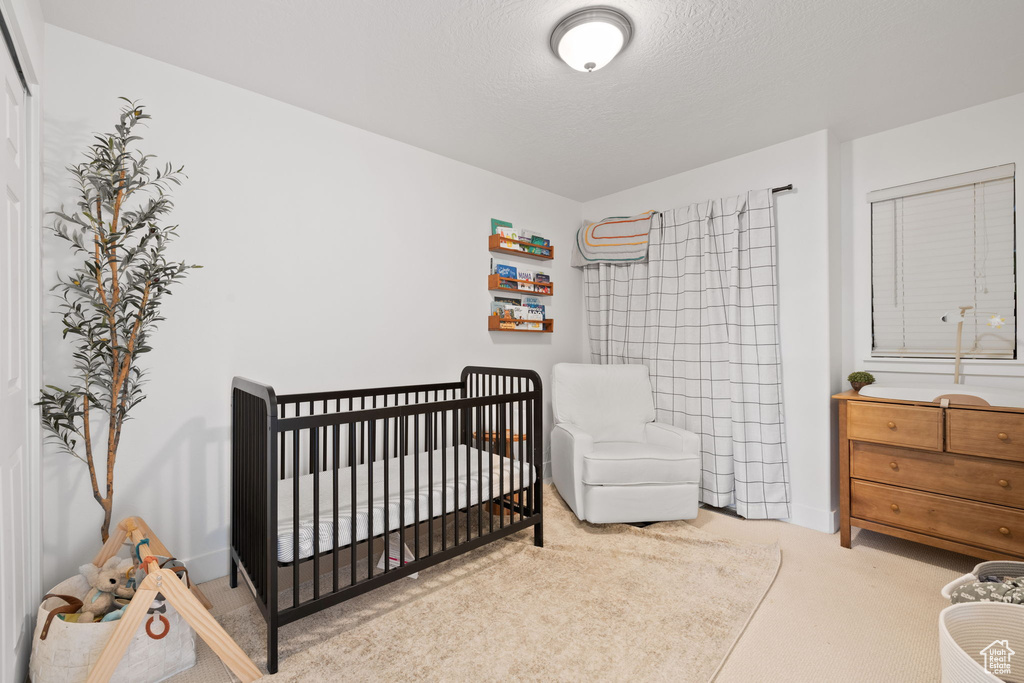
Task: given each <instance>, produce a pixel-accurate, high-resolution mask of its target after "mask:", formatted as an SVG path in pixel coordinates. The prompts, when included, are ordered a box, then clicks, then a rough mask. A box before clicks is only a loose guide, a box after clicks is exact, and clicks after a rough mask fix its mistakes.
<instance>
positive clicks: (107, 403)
mask: <svg viewBox="0 0 1024 683" xmlns="http://www.w3.org/2000/svg"><path fill="white" fill-rule="evenodd" d="M122 99H123V100H124V102H125V105H124V107H123V108H122V110H121V115H120V118H119V120H118V123H117V124H116V125H115V126H114V132H112V133H108V134H104V135H96V136H95V137H94V139H93V143H92V144H91V145H90V146H89V147H88V149H87V150H86V152H85V155H84V160H83V161H82V162H80V163H78V164H76V165H74V166H70V167H68V170H69V171H70V172H71V175H72V176H73V177H74V183H75V189H76V192H77V195H78V199H77V210H71V211H67V210H65V208H64V207H63V206H62V207H61V210H60V211H54V212H52V215H53V216H54V221H53V224H52V226H51V231H52V232H53V234H54V235H56V236H57V237H59V238H60V239H62V240H65V241H66V242H67V243H68V246H69V248H70V249H71V250H72V252H73V253H74V254H75V255H76V256H77V257H80V258H81V261H80V262H79V264H78V265H77V266H76V267H75V268H74V270H72V271H71V272H69V273H66V274H58V275H57V280H58V281H57V284H56V285H54V287H53V291H54V292H56V293H57V296H58V298H59V301H60V303H59V305H58V310H57V311H56V312H57V313H59V315H60V316H61V321H62V323H63V326H64V338H65V339H70V340H71V345H72V349H73V350H72V356H73V359H74V370H73V372H72V374H71V376H70V377H69V379H68V383H67V384H66V385H65V386H66V387H67V388H60V387H56V386H51V385H48V386H47V387H46V388H45V389H43V391H42V396H41V398H40V401H39V403H38V405H39V406H40V407H41V414H42V422H43V427H44V429H45V430H46V431H47V433H48V435H49V436H50V437H51V439H52V440H53V441H54V442H56V444H57V445H58V447H59V448H60V449H61V450H62V451H64V452H66V453H67V454H69V455H71V456H73V457H75V458H78V459H79V460H81V461H82V462H83V463H84V464H85V465H86V466H87V467H88V469H89V479H90V483H91V485H92V495H93V498H95V499H96V502H97V503H99V504H100V507H102V508H103V525H102V527H101V528H100V535H101V538H102V540H103V541H106V540H107V536H108V535H109V532H110V520H111V512H112V509H113V502H114V465H115V462H116V460H117V448H118V444H119V443H120V440H121V427H122V426H123V425H124V422H125V421H126V420H127V419H128V414H129V413H130V412H131V410H132V408H134V407H135V406H137V405H138V404H139V402H140V401H142V400H143V399H144V398H145V394H143V393H142V385H143V384H144V382H145V371H144V370H143V369H142V367H140V365H139V362H138V359H139V356H141V355H142V354H144V353H146V352H147V351H149V350H150V346H149V342H150V335H151V333H152V332H153V330H154V328H155V327H156V324H157V323H158V322H159V321H161V320H163V318H162V317H160V304H161V301H162V300H163V297H164V296H166V295H168V294H170V288H171V287H172V285H174V284H175V283H177V282H178V281H180V280H181V279H182V278H184V277H185V275H186V274H187V272H188V270H190V269H192V268H198V267H199V266H195V265H186V264H185V263H184V262H174V261H169V260H168V259H167V246H168V244H169V243H170V242H171V240H172V239H173V238H174V237H175V231H176V229H177V226H176V225H171V224H168V223H166V222H165V221H166V217H167V214H169V213H170V211H171V209H172V208H173V203H172V201H171V195H170V194H169V190H170V188H171V186H173V185H180V184H181V179H182V178H183V177H184V175H183V173H182V168H181V167H179V168H174V167H173V166H171V165H170V164H165V165H162V166H156V165H155V164H154V163H153V156H152V155H148V154H143V153H142V152H140V151H138V150H137V149H136V143H137V142H138V141H139V140H141V137H140V136H139V135H138V133H137V127H138V126H139V124H140V123H142V122H143V121H145V120H146V119H149V118H150V117H149V115H148V114H146V113H144V111H143V108H142V106H140V105H139V104H138V103H136V102H132V101H130V100H127V99H125V98H122ZM104 423H105V424H104ZM98 459H100V460H103V459H105V461H106V463H105V475H106V482H105V485H104V486H101V485H100V480H99V477H98V475H97V460H98Z"/></svg>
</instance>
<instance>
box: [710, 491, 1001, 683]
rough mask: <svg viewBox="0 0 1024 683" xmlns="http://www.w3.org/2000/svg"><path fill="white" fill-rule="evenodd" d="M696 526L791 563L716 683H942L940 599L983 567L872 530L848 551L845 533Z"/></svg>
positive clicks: (719, 520) (771, 525) (714, 520)
mask: <svg viewBox="0 0 1024 683" xmlns="http://www.w3.org/2000/svg"><path fill="white" fill-rule="evenodd" d="M691 524H693V525H694V526H696V527H698V528H700V529H703V530H704V531H707V532H710V533H713V534H715V535H717V536H722V537H725V538H731V539H735V540H738V541H747V542H756V543H778V545H779V547H780V548H781V549H782V554H783V556H784V557H785V561H784V562H783V563H782V568H781V569H780V570H779V575H778V577H777V578H776V580H775V583H774V584H773V585H772V588H771V590H770V591H768V595H767V596H765V599H764V602H762V603H761V606H760V607H759V608H758V610H757V613H756V614H755V615H754V618H753V619H752V620H751V621H750V624H749V625H748V626H747V629H746V630H745V631H744V633H743V637H742V638H741V639H740V641H739V643H738V644H737V646H736V648H735V649H734V650H733V652H732V654H730V655H729V658H728V659H727V660H726V662H725V665H724V666H723V668H722V671H721V673H720V674H719V675H718V677H717V678H716V679H715V681H716V683H737V682H739V681H744V682H747V681H786V682H787V683H804V682H808V683H810V682H811V681H815V682H819V681H901V682H902V683H915V682H917V681H920V682H922V683H923V682H925V681H929V682H930V681H937V680H939V678H940V667H939V645H938V621H939V612H941V611H942V609H943V608H944V607H947V606H948V605H949V603H948V602H947V601H946V600H945V599H944V598H943V597H942V596H941V595H939V591H940V590H941V588H942V587H943V586H944V585H946V584H947V583H949V582H950V581H952V580H953V579H955V578H957V577H958V576H962V575H963V574H965V573H967V572H969V571H970V570H971V569H973V568H974V566H975V565H976V564H978V563H979V562H981V560H978V559H975V558H971V557H967V556H965V555H958V554H956V553H952V552H949V551H946V550H940V549H938V548H931V547H929V546H925V545H921V544H920V543H914V542H913V541H904V540H902V539H899V538H894V537H892V536H885V535H883V534H878V533H875V532H873V531H865V530H854V532H853V534H854V535H853V547H852V548H850V549H846V548H841V547H840V546H839V534H823V533H819V532H816V531H811V530H810V529H805V528H803V527H799V526H795V525H793V524H787V523H786V522H775V521H760V520H744V519H740V518H738V517H735V516H731V515H726V514H722V513H720V512H709V511H707V510H701V512H700V516H699V517H698V518H697V519H695V520H693V521H692V522H691Z"/></svg>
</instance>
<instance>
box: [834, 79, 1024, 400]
mask: <svg viewBox="0 0 1024 683" xmlns="http://www.w3.org/2000/svg"><path fill="white" fill-rule="evenodd" d="M1021 122H1024V94H1021V95H1015V96H1013V97H1008V98H1005V99H1002V100H996V101H994V102H989V103H987V104H983V105H980V106H977V107H972V108H970V109H964V110H962V111H958V112H954V113H952V114H946V115H944V116H940V117H937V118H933V119H928V120H925V121H920V122H918V123H914V124H910V125H907V126H903V127H901V128H894V129H892V130H889V131H885V132H883V133H878V134H876V135H870V136H866V137H863V138H858V139H856V140H853V141H850V142H846V143H844V144H843V145H842V148H841V158H842V164H843V171H842V175H843V183H842V185H843V215H842V233H843V238H842V240H843V251H844V255H845V258H846V264H847V267H846V268H845V269H844V273H843V276H844V283H843V330H844V333H843V337H844V339H846V340H847V344H846V347H845V348H844V353H843V376H844V377H845V376H846V374H848V373H850V372H852V371H853V370H868V371H870V372H872V373H874V374H875V377H876V379H877V380H878V381H879V382H880V383H881V382H884V383H890V384H892V383H898V382H905V381H910V382H929V381H945V382H950V381H952V375H953V361H952V360H945V361H942V360H897V359H874V360H872V359H871V358H870V355H871V205H870V204H869V203H868V202H867V193H868V192H870V191H872V190H878V189H882V188H886V187H892V186H894V185H902V184H904V183H911V182H915V181H919V180H928V179H929V178H937V177H941V176H946V175H951V174H954V173H962V172H964V171H972V170H975V169H980V168H987V167H989V166H996V165H999V164H1006V163H1011V162H1012V163H1016V164H1017V172H1018V173H1021V172H1022V171H1024V127H1022V125H1021ZM1022 199H1024V183H1021V182H1019V181H1018V182H1017V202H1016V204H1017V206H1018V207H1019V206H1021V200H1022ZM1017 244H1018V245H1021V244H1024V225H1022V224H1021V221H1020V220H1019V219H1018V221H1017ZM1019 277H1020V265H1019V262H1018V279H1019ZM950 303H951V305H952V304H953V303H955V302H950ZM1022 313H1024V311H1022V310H1021V302H1020V297H1019V296H1018V300H1017V320H1018V328H1017V349H1018V357H1019V356H1020V355H1021V353H1022V352H1024V324H1022V323H1021V322H1020V320H1021V315H1022ZM954 333H955V328H951V329H950V334H951V335H952V334H954ZM963 374H964V383H965V384H985V385H992V386H1003V387H1008V388H1018V389H1024V360H1017V361H991V360H990V361H981V360H966V361H964V368H963Z"/></svg>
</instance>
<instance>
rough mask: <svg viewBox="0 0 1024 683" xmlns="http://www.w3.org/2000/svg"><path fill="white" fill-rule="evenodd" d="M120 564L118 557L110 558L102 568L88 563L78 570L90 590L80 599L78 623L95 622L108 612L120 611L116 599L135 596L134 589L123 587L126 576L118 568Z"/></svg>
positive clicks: (120, 560)
mask: <svg viewBox="0 0 1024 683" xmlns="http://www.w3.org/2000/svg"><path fill="white" fill-rule="evenodd" d="M122 562H126V560H122V559H121V558H120V557H112V558H110V559H109V560H107V562H106V564H104V565H103V566H102V567H97V566H96V565H94V564H92V563H89V564H83V565H82V566H81V567H79V568H78V571H80V572H82V575H83V576H84V577H85V578H86V580H87V581H88V582H89V585H90V586H92V588H91V589H90V590H89V592H88V593H86V594H85V598H83V599H82V612H81V615H80V616H79V617H78V622H79V623H89V622H91V621H95V620H96V618H97V617H103V616H104V615H106V614H107V613H108V612H113V611H114V610H116V609H120V608H121V607H122V605H119V604H117V598H130V597H132V596H133V595H135V589H133V588H127V587H125V585H124V584H125V581H127V576H126V575H125V572H124V570H123V569H122V568H121V567H120V566H119V565H121V563H122Z"/></svg>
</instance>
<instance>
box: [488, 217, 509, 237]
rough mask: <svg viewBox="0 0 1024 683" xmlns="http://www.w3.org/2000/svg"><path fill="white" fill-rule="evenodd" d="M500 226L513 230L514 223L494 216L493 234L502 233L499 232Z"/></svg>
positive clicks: (492, 223) (492, 221) (492, 222)
mask: <svg viewBox="0 0 1024 683" xmlns="http://www.w3.org/2000/svg"><path fill="white" fill-rule="evenodd" d="M499 228H508V229H509V230H511V229H512V224H511V223H509V222H508V221H499V220H498V219H497V218H492V219H491V234H492V235H498V234H500V233H499V232H498V229H499Z"/></svg>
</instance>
